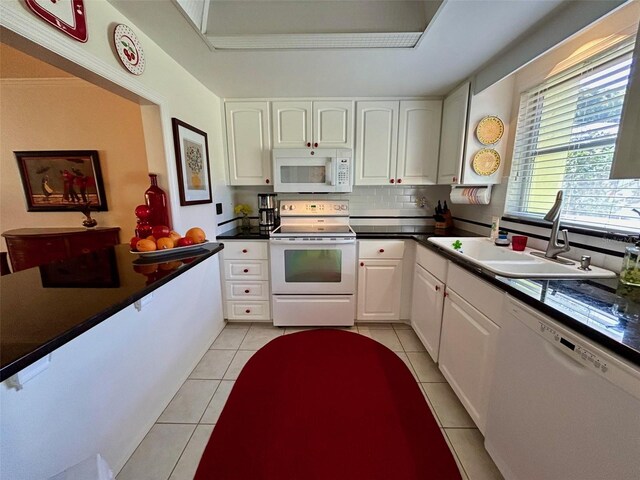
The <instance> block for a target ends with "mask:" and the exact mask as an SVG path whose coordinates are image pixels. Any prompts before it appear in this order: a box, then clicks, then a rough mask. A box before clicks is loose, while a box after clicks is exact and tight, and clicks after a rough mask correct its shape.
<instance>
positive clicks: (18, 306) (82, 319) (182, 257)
mask: <svg viewBox="0 0 640 480" xmlns="http://www.w3.org/2000/svg"><path fill="white" fill-rule="evenodd" d="M223 248H224V246H223V245H222V244H219V243H208V244H206V245H203V246H202V248H197V249H194V250H190V251H189V252H177V253H176V252H173V253H168V254H167V255H166V256H165V255H163V256H162V257H160V258H149V257H147V258H142V257H139V256H138V255H134V254H132V253H130V252H129V245H128V244H121V245H116V246H114V247H109V248H105V249H102V250H98V251H95V252H91V253H87V254H85V255H80V256H78V257H73V258H69V259H67V260H61V261H57V262H53V263H50V264H48V265H42V266H40V267H34V268H29V269H26V270H21V271H19V272H16V273H12V274H10V275H5V276H3V277H0V332H2V335H1V336H0V381H3V380H5V379H6V378H8V377H10V376H11V375H13V374H15V373H17V372H19V371H20V370H22V369H23V368H25V367H27V366H29V365H31V364H32V363H34V362H35V361H37V360H39V359H40V358H42V357H44V356H45V355H47V354H49V353H51V352H52V351H54V350H55V349H57V348H59V347H61V346H62V345H64V344H65V343H67V342H69V341H71V340H73V339H74V338H76V337H77V336H79V335H81V334H82V333H84V332H86V331H87V330H89V329H91V328H93V327H94V326H96V325H97V324H99V323H100V322H102V321H104V320H106V319H107V318H109V317H111V316H112V315H114V314H115V313H117V312H119V311H120V310H123V309H124V308H126V307H128V306H129V305H131V304H133V303H134V302H135V301H137V300H139V299H141V298H142V297H144V296H146V295H148V294H149V293H151V292H153V291H154V290H156V289H157V288H159V287H161V286H162V285H164V284H166V283H168V282H170V281H171V280H172V279H174V278H176V277H178V276H179V275H182V274H183V273H184V272H186V271H187V270H189V269H190V268H192V267H194V266H195V265H197V264H199V263H200V262H203V261H204V260H206V259H207V258H209V257H211V256H212V255H215V254H216V253H218V252H219V251H220V250H222V249H223Z"/></svg>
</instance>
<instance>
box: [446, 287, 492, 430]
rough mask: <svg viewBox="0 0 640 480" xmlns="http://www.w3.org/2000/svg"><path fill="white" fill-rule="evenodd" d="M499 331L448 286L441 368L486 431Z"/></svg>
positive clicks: (479, 425) (478, 424) (475, 420)
mask: <svg viewBox="0 0 640 480" xmlns="http://www.w3.org/2000/svg"><path fill="white" fill-rule="evenodd" d="M499 331H500V327H498V325H496V324H495V323H494V322H492V321H491V320H490V319H489V318H487V317H486V316H485V315H483V314H482V313H480V311H479V310H476V309H475V308H474V307H473V306H471V305H470V304H469V303H467V302H466V301H465V300H463V299H462V297H460V296H459V295H458V294H457V293H455V292H454V291H453V290H450V289H449V287H447V292H446V297H445V300H444V312H443V316H442V334H441V338H440V355H439V364H440V370H441V371H442V374H443V375H444V377H445V378H446V379H447V381H448V382H449V384H450V385H451V388H452V389H453V391H454V392H455V393H456V395H457V396H458V398H459V399H460V401H461V402H462V404H463V405H464V407H465V408H466V410H467V412H468V413H469V415H470V416H471V418H472V419H473V421H474V422H475V423H476V425H477V426H478V429H479V430H480V432H481V433H483V434H484V428H485V424H486V416H487V409H488V405H489V389H490V385H491V379H492V374H493V368H494V360H495V353H496V346H497V339H498V333H499Z"/></svg>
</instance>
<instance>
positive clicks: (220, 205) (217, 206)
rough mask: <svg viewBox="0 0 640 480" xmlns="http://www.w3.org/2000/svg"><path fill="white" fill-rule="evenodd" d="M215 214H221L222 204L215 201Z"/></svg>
mask: <svg viewBox="0 0 640 480" xmlns="http://www.w3.org/2000/svg"><path fill="white" fill-rule="evenodd" d="M216 215H222V204H221V203H216Z"/></svg>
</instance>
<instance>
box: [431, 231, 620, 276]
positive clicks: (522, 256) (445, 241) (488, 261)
mask: <svg viewBox="0 0 640 480" xmlns="http://www.w3.org/2000/svg"><path fill="white" fill-rule="evenodd" d="M429 241H430V242H431V243H433V244H435V245H437V246H438V247H440V248H442V249H444V250H446V251H448V252H450V253H453V254H454V255H458V256H460V257H461V258H464V259H465V260H467V261H468V262H471V263H473V264H474V265H477V266H479V267H481V268H483V269H486V270H488V271H490V272H493V273H495V274H496V275H501V276H503V277H510V278H614V277H615V276H616V274H615V273H614V272H612V271H610V270H605V269H604V268H599V267H595V266H592V267H591V270H580V269H579V268H578V266H579V265H580V264H579V262H576V263H575V265H562V264H559V263H556V262H553V261H550V260H545V259H543V258H540V257H534V256H533V255H531V253H532V252H537V251H538V250H533V249H531V248H526V249H525V250H524V251H523V252H514V251H513V250H511V247H499V246H497V245H495V244H494V243H493V241H492V240H491V239H489V238H474V237H471V238H469V237H432V238H429ZM455 242H460V248H458V249H456V248H454V243H455Z"/></svg>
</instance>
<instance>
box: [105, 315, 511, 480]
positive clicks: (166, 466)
mask: <svg viewBox="0 0 640 480" xmlns="http://www.w3.org/2000/svg"><path fill="white" fill-rule="evenodd" d="M344 329H346V330H349V331H352V332H357V333H360V334H361V335H365V336H367V337H369V338H372V339H374V340H376V341H378V342H380V343H382V344H383V345H385V346H387V347H388V348H389V349H391V350H393V351H394V352H396V354H397V355H398V356H399V357H400V358H401V359H402V361H403V362H404V363H405V364H406V365H407V368H408V369H409V370H410V371H411V373H412V374H413V376H414V378H415V379H416V381H417V382H418V384H419V385H420V386H421V388H422V391H423V393H424V395H425V399H426V400H427V404H428V405H429V408H430V409H431V411H432V412H433V413H434V417H435V418H436V421H437V422H438V425H439V426H440V431H441V432H442V434H443V436H444V438H445V440H446V442H447V444H448V445H449V448H451V451H452V453H453V456H454V458H455V460H456V463H457V464H458V467H459V468H460V472H461V474H462V478H463V479H466V480H485V479H501V478H502V476H501V475H500V472H499V471H498V469H497V468H496V466H495V465H494V463H493V461H492V460H491V458H490V457H489V455H488V454H487V452H486V451H485V449H484V446H483V443H484V439H483V437H482V435H481V434H480V432H479V431H478V429H477V428H475V425H474V423H473V421H472V420H471V418H470V417H469V415H468V414H467V412H466V410H465V409H464V407H463V406H462V404H461V403H460V402H459V401H458V398H457V397H456V395H455V393H454V392H453V390H451V387H450V386H449V384H448V383H447V381H446V380H445V379H444V377H443V376H442V374H441V373H440V370H439V369H438V366H437V365H436V364H435V363H434V362H433V361H432V360H431V357H430V356H429V354H428V353H427V352H426V351H425V349H424V347H423V346H422V343H421V342H420V340H419V339H418V337H417V336H416V334H415V333H414V332H413V330H412V329H411V327H410V326H409V325H405V324H388V323H387V324H362V323H359V324H357V325H356V326H354V327H345V328H344ZM302 330H307V328H297V327H296V328H278V327H273V326H270V325H266V324H260V323H254V324H239V323H230V324H227V326H226V327H225V328H224V330H223V331H222V332H221V333H220V335H218V338H216V340H215V341H214V342H213V344H212V345H211V348H210V350H209V351H207V353H205V355H204V356H203V357H202V360H200V362H199V363H198V365H197V366H196V368H195V369H194V370H193V372H192V373H191V375H190V376H189V378H188V379H187V380H186V381H185V382H184V384H183V385H182V387H181V388H180V390H178V392H177V393H176V395H175V397H174V398H173V400H172V401H171V403H169V405H168V406H167V408H166V409H165V411H164V412H163V413H162V415H160V417H159V418H158V420H157V422H156V424H155V425H154V426H153V427H152V428H151V430H149V433H148V434H147V436H146V437H145V438H144V440H143V441H142V442H141V443H140V445H139V446H138V448H137V449H136V451H135V452H134V453H133V455H131V457H130V458H129V460H128V461H127V463H126V464H125V466H124V467H123V468H122V470H121V471H120V473H119V474H118V477H117V479H118V480H146V479H149V480H167V479H169V480H184V479H192V478H193V476H194V474H195V471H196V468H197V466H198V462H199V461H200V457H201V456H202V452H203V451H204V448H205V446H206V444H207V441H208V440H209V436H210V435H211V432H212V431H213V429H214V427H215V423H216V422H217V421H218V418H219V416H220V413H221V412H222V409H223V407H224V404H225V402H226V401H227V398H228V397H229V393H230V392H231V389H232V388H233V385H234V383H235V380H236V379H237V378H238V375H239V374H240V371H241V370H242V368H243V367H244V365H245V364H246V363H247V361H248V360H249V358H251V356H252V355H253V354H254V353H255V352H256V351H257V350H258V349H260V348H261V347H263V346H264V345H266V344H267V343H268V342H269V341H271V340H273V339H274V338H276V337H277V336H279V335H284V334H287V333H293V332H298V331H302Z"/></svg>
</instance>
